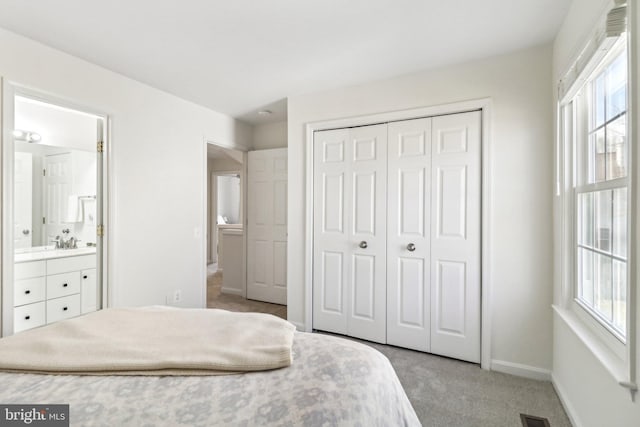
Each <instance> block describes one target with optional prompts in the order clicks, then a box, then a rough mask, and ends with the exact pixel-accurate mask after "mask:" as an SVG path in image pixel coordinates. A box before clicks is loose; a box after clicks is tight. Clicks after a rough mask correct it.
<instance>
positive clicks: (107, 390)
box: [0, 333, 420, 427]
mask: <svg viewBox="0 0 640 427" xmlns="http://www.w3.org/2000/svg"><path fill="white" fill-rule="evenodd" d="M293 353H294V361H293V364H292V365H291V366H290V367H287V368H283V369H277V370H274V371H266V372H256V373H247V374H240V375H226V376H206V377H201V376H197V377H196V376H192V377H142V376H140V377H126V376H120V377H117V376H63V375H61V376H55V375H33V374H11V373H0V403H1V404H10V403H21V404H54V403H68V404H70V411H71V415H70V419H71V425H78V426H92V425H94V426H136V427H138V426H140V427H142V426H216V425H224V426H263V425H269V426H363V427H365V426H384V427H390V426H419V425H420V422H419V421H418V418H417V416H416V414H415V412H414V410H413V408H412V407H411V404H410V403H409V400H408V398H407V396H406V394H405V392H404V390H403V389H402V386H401V385H400V382H399V380H398V377H397V376H396V374H395V371H394V370H393V368H392V367H391V364H390V363H389V361H388V359H387V358H386V357H385V356H383V355H382V354H381V353H379V352H378V351H376V350H374V349H372V348H371V347H368V346H366V345H363V344H359V343H356V342H353V341H349V340H345V339H341V338H336V337H332V336H327V335H319V334H308V333H296V334H295V338H294V342H293Z"/></svg>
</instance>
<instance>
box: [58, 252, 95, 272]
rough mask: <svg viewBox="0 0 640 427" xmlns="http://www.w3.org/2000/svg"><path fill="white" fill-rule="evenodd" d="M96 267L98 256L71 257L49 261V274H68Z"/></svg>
mask: <svg viewBox="0 0 640 427" xmlns="http://www.w3.org/2000/svg"><path fill="white" fill-rule="evenodd" d="M95 267H96V255H95V254H91V255H81V256H70V257H66V258H56V259H50V260H48V261H47V274H59V273H67V272H69V271H80V270H86V269H89V268H95Z"/></svg>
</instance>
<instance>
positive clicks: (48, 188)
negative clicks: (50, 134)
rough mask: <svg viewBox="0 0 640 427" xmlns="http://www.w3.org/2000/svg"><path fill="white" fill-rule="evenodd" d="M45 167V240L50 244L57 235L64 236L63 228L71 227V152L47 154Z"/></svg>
mask: <svg viewBox="0 0 640 427" xmlns="http://www.w3.org/2000/svg"><path fill="white" fill-rule="evenodd" d="M44 169H45V172H44V174H45V176H44V197H45V203H44V206H45V212H44V217H45V221H44V224H45V227H44V242H45V244H46V245H48V244H50V243H51V241H52V240H53V239H54V238H55V237H56V236H62V230H63V229H67V228H69V223H68V222H69V219H70V218H68V215H67V213H68V206H69V196H70V194H71V183H72V176H71V154H69V153H65V154H54V155H51V156H45V157H44Z"/></svg>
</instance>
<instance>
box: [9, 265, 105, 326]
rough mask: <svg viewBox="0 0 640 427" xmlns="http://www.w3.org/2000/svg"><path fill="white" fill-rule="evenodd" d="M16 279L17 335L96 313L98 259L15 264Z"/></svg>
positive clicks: (15, 313) (15, 317) (15, 318)
mask: <svg viewBox="0 0 640 427" xmlns="http://www.w3.org/2000/svg"><path fill="white" fill-rule="evenodd" d="M14 277H15V287H14V311H13V313H14V332H20V331H23V330H25V329H30V328H35V327H36V326H41V325H44V324H49V323H53V322H57V321H58V320H63V319H68V318H70V317H75V316H78V315H80V314H81V313H88V312H90V311H95V310H96V309H97V290H96V256H95V255H81V256H67V257H61V258H53V259H47V260H42V261H29V262H20V263H16V264H15V268H14Z"/></svg>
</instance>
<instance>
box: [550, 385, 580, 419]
mask: <svg viewBox="0 0 640 427" xmlns="http://www.w3.org/2000/svg"><path fill="white" fill-rule="evenodd" d="M551 384H552V385H553V388H554V389H555V391H556V394H557V395H558V398H559V399H560V403H561V404H562V407H563V408H564V412H565V413H566V414H567V417H569V421H571V425H572V426H573V427H581V426H583V425H584V424H582V423H581V422H580V421H579V419H578V414H577V413H576V411H575V409H573V405H571V403H570V402H569V400H568V399H567V393H566V392H565V390H564V388H562V386H561V385H560V383H559V382H558V381H557V380H556V377H555V376H554V375H553V374H551Z"/></svg>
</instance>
